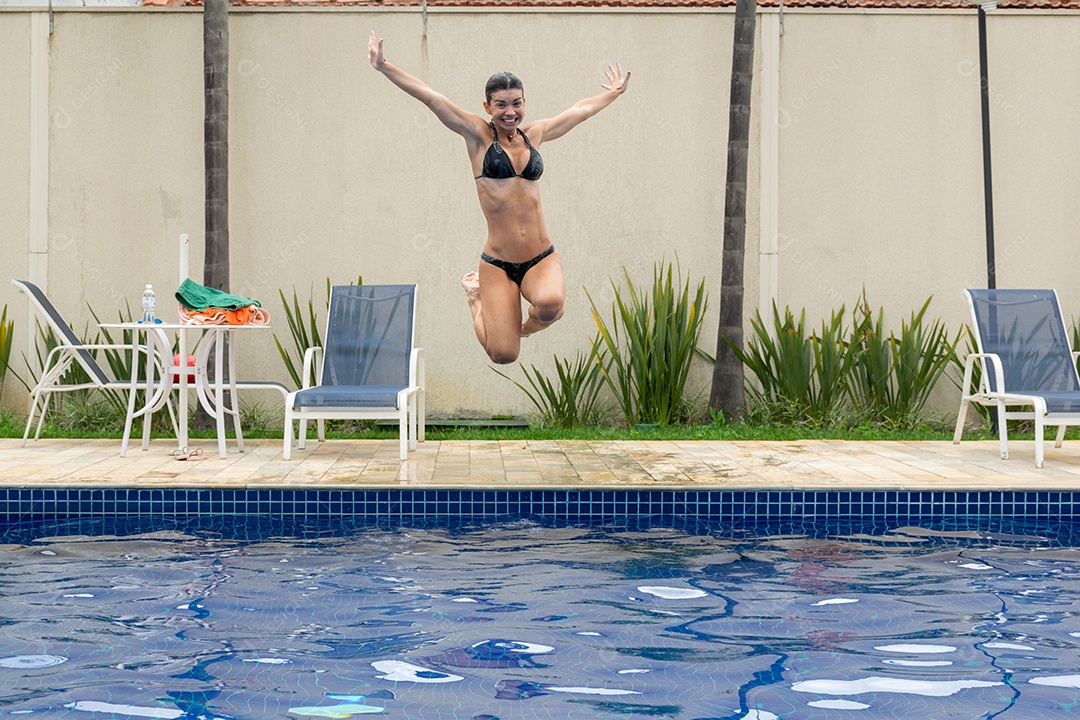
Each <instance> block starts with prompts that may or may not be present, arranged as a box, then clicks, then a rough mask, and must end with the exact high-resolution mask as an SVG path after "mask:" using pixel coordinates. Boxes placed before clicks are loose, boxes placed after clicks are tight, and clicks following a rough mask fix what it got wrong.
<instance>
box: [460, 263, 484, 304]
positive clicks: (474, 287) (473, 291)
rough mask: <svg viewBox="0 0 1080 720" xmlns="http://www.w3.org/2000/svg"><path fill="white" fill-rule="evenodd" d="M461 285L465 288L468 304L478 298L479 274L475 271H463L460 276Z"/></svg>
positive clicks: (476, 300)
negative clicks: (463, 273)
mask: <svg viewBox="0 0 1080 720" xmlns="http://www.w3.org/2000/svg"><path fill="white" fill-rule="evenodd" d="M461 287H463V288H465V295H466V296H467V297H468V298H469V304H470V305H471V304H472V303H474V302H478V301H479V300H480V276H479V275H478V274H477V273H476V272H475V271H473V272H468V273H465V275H464V277H462V278H461Z"/></svg>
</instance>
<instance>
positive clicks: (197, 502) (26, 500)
mask: <svg viewBox="0 0 1080 720" xmlns="http://www.w3.org/2000/svg"><path fill="white" fill-rule="evenodd" d="M228 515H260V516H266V517H290V518H294V519H311V520H329V519H342V518H351V519H355V520H357V521H361V522H373V523H395V522H412V521H438V520H441V519H446V518H456V519H467V520H491V519H497V518H507V517H536V518H542V519H545V520H551V521H556V522H559V521H569V522H590V523H596V522H608V521H614V520H618V519H620V518H626V517H659V516H666V517H680V518H687V519H693V520H709V521H716V522H741V521H776V520H792V519H800V518H801V519H810V518H813V519H832V518H845V517H859V518H862V519H865V520H884V521H888V520H896V519H902V518H910V517H935V516H943V517H955V516H966V515H980V516H993V517H1022V518H1028V519H1033V520H1034V519H1049V520H1053V519H1058V518H1074V517H1077V516H1078V515H1080V493H1074V492H1060V491H1053V492H1050V491H1029V492H1024V491H897V490H878V491H873V490H870V491H859V490H842V491H837V490H736V491H731V490H436V489H430V490H426V489H405V490H390V489H384V490H304V489H295V490H248V489H237V490H223V489H210V488H165V489H146V488H143V489H136V488H92V489H91V488H3V489H0V519H4V520H6V522H21V521H27V520H58V519H66V518H106V517H120V516H123V517H137V518H145V517H163V518H176V517H202V516H228Z"/></svg>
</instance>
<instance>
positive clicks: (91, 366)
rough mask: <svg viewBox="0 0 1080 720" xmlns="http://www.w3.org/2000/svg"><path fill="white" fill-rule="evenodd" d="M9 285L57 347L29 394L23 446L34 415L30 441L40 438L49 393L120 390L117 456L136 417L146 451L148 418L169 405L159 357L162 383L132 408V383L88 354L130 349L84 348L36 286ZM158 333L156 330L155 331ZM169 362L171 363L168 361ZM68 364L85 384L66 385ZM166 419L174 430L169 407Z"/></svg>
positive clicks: (167, 382) (167, 379)
mask: <svg viewBox="0 0 1080 720" xmlns="http://www.w3.org/2000/svg"><path fill="white" fill-rule="evenodd" d="M11 284H12V285H14V286H16V287H17V288H19V289H20V290H22V291H23V292H24V293H25V294H26V296H27V298H29V300H30V304H31V305H32V306H33V308H34V312H35V313H36V314H37V315H38V317H39V318H40V319H41V320H42V321H44V323H45V325H46V326H47V327H49V328H51V329H52V331H53V335H54V336H55V337H56V340H57V342H58V345H57V346H56V347H55V348H53V349H52V350H51V351H50V352H49V354H48V356H47V357H46V358H45V363H44V367H42V369H41V378H40V379H39V380H38V383H37V385H35V386H34V389H33V390H31V391H30V399H31V404H30V417H28V418H27V420H26V430H25V432H23V444H24V445H25V444H26V440H27V438H28V437H29V435H30V427H31V426H32V425H33V424H34V416H35V415H37V418H38V422H37V429H36V431H35V432H34V439H35V440H37V439H38V437H39V436H40V435H41V426H42V424H43V423H44V421H45V412H46V411H47V410H48V408H49V401H50V400H51V399H52V396H53V393H63V392H72V391H75V390H90V389H97V390H123V391H124V392H126V393H128V409H127V417H126V418H125V420H124V439H123V442H122V443H121V445H120V455H121V456H124V455H125V454H126V453H127V446H128V440H129V439H130V437H131V425H132V421H133V420H134V419H135V418H137V417H140V416H143V417H144V418H145V421H144V423H143V449H144V450H145V449H146V448H147V447H149V439H150V434H149V428H150V426H149V417H150V416H149V415H148V413H153V412H155V411H157V410H158V409H160V408H161V406H162V405H165V404H167V403H168V401H169V397H170V390H171V387H172V382H171V375H169V374H168V373H166V372H165V371H164V368H165V367H166V365H165V364H164V360H163V359H162V358H161V357H160V354H158V353H155V356H154V357H155V366H156V367H157V369H158V370H157V372H158V374H159V377H161V378H164V382H158V383H155V385H156V388H155V391H154V392H153V393H152V394H151V395H150V397H149V398H148V399H147V400H146V402H145V404H144V405H143V406H142V407H136V406H135V395H136V393H135V391H136V390H137V389H138V388H137V387H132V379H131V378H126V379H120V380H114V379H112V378H110V377H109V376H108V374H106V373H105V371H104V370H102V369H101V366H100V365H98V363H97V360H95V359H94V355H93V352H92V351H97V350H131V345H128V344H100V343H99V344H92V345H88V344H86V343H84V342H83V341H82V340H80V339H79V336H78V335H76V334H75V332H74V331H73V330H72V329H71V326H70V325H68V323H67V321H66V320H64V318H63V317H62V316H61V315H60V313H59V312H57V310H56V308H55V307H54V306H53V304H52V302H51V301H50V300H49V298H48V297H47V296H46V295H45V293H44V292H42V291H41V288H39V287H38V286H37V285H35V284H34V283H32V282H29V281H27V280H12V281H11ZM158 332H159V333H160V332H161V331H160V330H159V331H158ZM161 341H162V342H161V347H169V345H168V344H167V343H166V342H165V336H164V333H162V334H161ZM138 350H139V352H140V353H145V352H146V348H145V347H144V346H141V345H140V346H138ZM131 362H132V363H134V364H135V365H133V367H138V363H139V362H140V361H139V358H138V357H133V358H132V359H131ZM170 362H171V361H170ZM72 363H78V365H79V366H80V367H81V368H82V369H83V370H84V371H85V372H86V375H87V376H88V380H87V381H86V382H75V383H70V384H69V383H66V382H65V381H64V376H65V375H66V374H67V371H68V369H69V368H71V366H72ZM39 403H40V406H41V412H40V414H38V405H39ZM169 415H170V416H171V417H172V421H173V426H174V428H175V425H176V418H175V415H174V414H173V412H172V406H171V405H170V406H169Z"/></svg>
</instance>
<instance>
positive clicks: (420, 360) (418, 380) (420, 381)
mask: <svg viewBox="0 0 1080 720" xmlns="http://www.w3.org/2000/svg"><path fill="white" fill-rule="evenodd" d="M424 365H425V363H424V349H423V348H413V351H412V353H411V354H410V355H409V385H411V386H413V387H418V388H423V387H424V380H425V376H426V374H427V370H426V368H425V367H424Z"/></svg>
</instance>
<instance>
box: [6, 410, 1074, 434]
mask: <svg viewBox="0 0 1080 720" xmlns="http://www.w3.org/2000/svg"><path fill="white" fill-rule="evenodd" d="M95 409H99V408H95ZM242 411H243V412H244V416H245V422H244V437H245V438H247V439H251V440H275V441H280V440H281V433H282V428H281V421H280V419H279V418H277V417H276V416H275V415H274V414H273V413H271V412H269V411H268V410H267V409H266V408H264V407H261V406H259V405H257V404H255V405H254V407H251V406H249V407H244V408H242ZM84 412H85V414H86V415H88V416H90V417H89V419H90V420H91V423H90V426H89V427H87V426H83V427H79V423H78V422H71V420H72V418H70V417H67V418H64V419H62V420H59V421H57V420H53V419H52V415H51V414H50V416H49V417H48V418H46V422H45V426H44V427H43V428H42V431H41V437H43V438H86V439H115V440H117V441H119V440H120V437H121V435H122V434H123V420H122V418H121V419H120V420H118V421H117V422H116V423H115V424H113V423H108V424H102V423H101V418H100V417H98V416H97V414H96V413H95V412H91V411H88V410H84ZM82 419H83V420H86V419H87V418H82ZM437 422H438V421H437ZM25 424H26V416H25V415H19V414H17V413H14V412H12V411H10V410H0V437H4V438H19V437H22V434H23V429H24V427H25ZM154 425H155V427H154V429H153V431H152V432H151V437H153V438H172V437H174V436H173V434H172V430H171V429H169V428H167V421H166V423H165V425H166V426H165V427H163V426H162V425H159V424H158V423H157V417H155V423H154ZM231 426H232V423H231V422H230V423H229V424H228V427H230V428H231ZM952 430H953V428H952V425H951V423H947V422H945V421H944V420H942V421H937V422H932V423H925V424H923V425H921V426H919V427H917V428H914V429H910V428H909V429H897V428H889V427H885V426H880V425H872V424H864V425H860V426H856V427H840V428H837V427H814V426H791V425H768V424H748V423H743V424H732V425H725V424H723V423H702V424H696V425H666V426H665V425H661V426H659V427H657V428H650V429H647V430H640V431H639V430H631V429H627V428H620V427H612V426H608V427H584V428H545V427H538V426H530V427H491V426H480V427H476V426H469V425H458V426H455V425H452V424H450V423H448V422H445V423H444V422H439V424H436V425H429V426H428V428H427V433H426V435H427V439H429V440H435V441H440V440H446V441H455V440H458V441H464V440H508V441H525V440H586V441H590V440H670V441H680V440H770V441H785V440H788V441H790V440H861V441H878V440H885V441H890V440H891V441H903V440H951V439H952ZM1054 430H1055V428H1050V429H1048V431H1047V439H1048V440H1052V439H1053V437H1054ZM141 434H142V423H141V421H137V422H136V423H135V425H134V427H133V428H132V436H133V437H136V436H141ZM188 434H189V437H190V438H191V439H193V440H214V439H216V438H217V434H216V431H215V430H214V428H208V429H202V430H200V429H195V428H191V429H190V430H189V431H188ZM228 436H229V437H233V434H232V432H231V430H230V431H229V434H228ZM314 437H315V423H314V422H312V423H309V424H308V438H309V439H314ZM326 437H327V439H331V440H357V439H372V440H396V439H397V437H398V436H397V427H396V426H381V425H374V424H373V423H365V424H361V423H350V424H345V423H338V424H336V426H335V425H328V427H327V432H326ZM1033 437H1034V435H1033V433H1032V428H1031V427H1026V426H1025V425H1024V424H1021V425H1020V426H1018V427H1015V428H1013V427H1010V429H1009V439H1010V440H1031V439H1033ZM1065 437H1066V439H1067V440H1077V439H1080V428H1070V429H1069V431H1068V432H1067V433H1066V435H1065ZM964 438H965V440H996V439H997V436H995V435H992V434H990V432H989V431H988V430H985V429H979V430H972V431H969V432H968V433H967V434H966V435H965V436H964Z"/></svg>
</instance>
